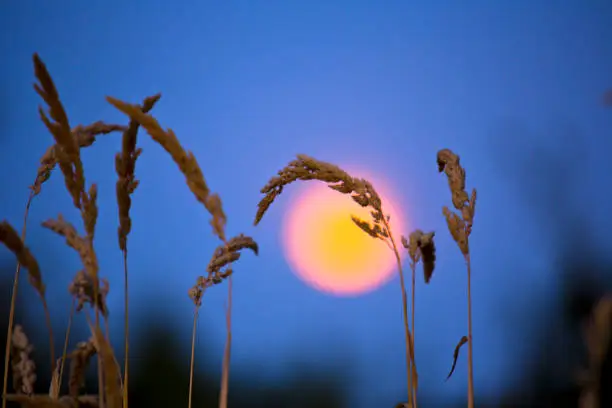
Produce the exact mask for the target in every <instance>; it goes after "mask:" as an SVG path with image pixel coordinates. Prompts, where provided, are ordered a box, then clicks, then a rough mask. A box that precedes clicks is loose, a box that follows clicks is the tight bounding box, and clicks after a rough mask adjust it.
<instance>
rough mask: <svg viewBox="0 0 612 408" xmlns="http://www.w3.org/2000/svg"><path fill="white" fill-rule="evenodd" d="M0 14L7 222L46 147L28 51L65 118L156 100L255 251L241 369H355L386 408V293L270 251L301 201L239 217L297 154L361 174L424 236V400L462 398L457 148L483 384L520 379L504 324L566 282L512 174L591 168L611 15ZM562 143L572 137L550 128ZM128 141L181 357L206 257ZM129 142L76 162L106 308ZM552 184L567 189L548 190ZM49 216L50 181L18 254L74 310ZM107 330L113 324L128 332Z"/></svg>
mask: <svg viewBox="0 0 612 408" xmlns="http://www.w3.org/2000/svg"><path fill="white" fill-rule="evenodd" d="M0 9H1V10H2V12H1V13H0V24H1V26H2V27H3V29H2V36H1V37H0V52H1V55H3V56H4V61H3V67H2V68H3V73H4V75H2V78H1V79H0V85H1V86H0V89H1V90H2V92H3V95H2V97H3V98H6V100H8V101H9V103H8V105H7V106H5V107H4V109H5V112H4V113H5V117H4V118H3V120H4V121H5V124H4V130H3V133H4V134H3V135H2V138H3V143H2V145H1V146H2V149H1V150H0V169H1V170H2V173H3V174H4V175H5V177H4V178H3V179H2V185H1V188H0V203H1V210H2V218H7V219H8V220H10V221H11V222H12V223H13V224H14V225H20V219H21V214H22V211H23V204H24V201H25V198H26V196H27V186H28V185H29V184H31V182H32V181H33V178H34V176H35V171H36V167H37V163H38V160H39V158H40V156H41V155H42V154H43V152H44V151H45V149H46V147H47V146H49V144H50V143H51V142H52V138H51V136H50V135H49V134H47V133H46V131H45V130H44V128H43V126H42V124H41V123H40V122H39V121H38V119H37V113H36V106H37V105H38V103H39V100H38V97H37V96H36V95H35V93H34V91H33V89H32V86H31V84H32V82H33V73H32V66H31V55H32V53H33V52H38V53H39V54H40V56H41V57H42V58H43V60H44V61H45V62H46V64H47V66H48V68H49V70H50V72H51V74H52V76H53V78H54V79H55V82H56V85H57V87H58V89H59V91H60V96H61V98H62V100H63V102H64V106H65V107H66V109H67V111H68V113H69V117H70V118H71V121H72V123H73V124H77V123H89V122H93V121H96V120H99V119H103V120H105V121H109V122H124V121H125V117H124V116H123V115H122V114H120V113H119V112H117V111H115V110H114V109H113V108H112V107H111V106H110V105H109V104H108V103H106V102H105V100H104V96H106V95H111V96H114V97H117V98H120V99H123V100H128V101H130V102H138V101H141V100H142V99H143V98H144V97H145V96H147V95H151V94H154V93H157V92H161V93H162V94H163V97H162V99H161V101H160V102H159V103H158V105H157V106H156V108H155V110H154V113H155V116H156V117H157V118H158V119H159V120H160V122H161V123H162V125H163V126H165V127H171V128H173V129H174V130H175V132H176V134H177V136H178V137H179V139H180V140H181V142H182V143H183V145H184V146H185V147H187V148H188V149H190V150H192V151H193V152H194V154H195V155H196V157H197V158H198V160H199V162H200V164H201V167H202V169H203V172H204V174H205V176H206V178H207V180H208V183H209V185H210V187H211V188H212V189H213V190H214V191H217V192H218V193H219V194H220V195H221V197H222V198H223V201H224V206H225V210H226V212H227V214H228V217H229V223H228V233H229V234H230V235H234V234H237V233H240V232H244V233H246V234H248V235H252V236H254V237H255V238H256V240H257V241H258V242H259V244H260V247H261V253H260V256H259V257H258V258H256V257H254V256H252V255H251V254H246V255H245V256H244V258H243V259H242V260H241V261H240V264H239V265H238V266H237V268H236V279H235V280H234V287H235V303H234V306H235V309H234V310H235V313H234V339H235V341H234V348H233V366H234V367H236V369H240V367H253V366H255V365H257V366H262V365H265V367H266V370H264V371H260V375H261V376H264V377H265V376H269V377H270V378H276V377H278V376H282V375H283V373H284V372H285V370H288V369H289V368H290V365H291V362H292V361H302V360H308V361H310V362H314V363H318V362H319V363H320V364H322V365H323V366H334V365H337V366H338V367H340V368H339V369H346V370H349V369H350V376H351V384H352V385H351V387H352V388H351V389H350V392H351V397H352V398H353V399H354V401H355V402H356V403H357V405H355V406H356V407H372V406H375V405H376V404H379V405H378V406H383V405H384V406H390V404H392V403H394V402H396V401H397V400H398V399H399V398H401V396H402V395H403V394H404V386H405V380H404V373H405V371H404V365H403V364H404V363H403V362H404V358H403V350H404V348H403V337H402V336H403V335H402V323H401V307H400V296H399V289H398V287H397V285H398V281H397V279H394V280H393V281H391V282H390V283H389V284H387V285H386V286H384V287H383V288H381V289H380V290H378V291H376V292H374V293H372V294H368V295H366V296H363V297H359V298H354V299H341V298H334V297H330V296H328V295H325V294H321V293H317V292H316V291H314V290H312V289H311V288H309V287H307V286H306V285H304V284H303V283H301V282H300V281H299V280H298V279H297V278H296V277H295V276H294V275H293V274H292V273H291V272H290V270H289V268H288V265H287V264H286V261H285V260H284V258H283V255H282V252H281V246H280V244H279V233H280V231H281V228H280V227H281V221H282V217H283V214H284V211H285V209H286V205H287V203H288V202H289V201H290V197H291V195H292V194H295V192H297V191H298V190H297V189H288V190H287V194H286V196H285V195H284V196H283V197H281V199H280V200H279V202H278V203H276V204H275V206H274V207H273V208H272V210H271V212H270V213H269V214H268V215H267V218H265V219H264V221H263V222H262V224H261V225H260V226H259V227H257V228H255V227H253V226H252V221H253V216H254V214H255V209H256V204H257V202H258V200H259V198H260V196H259V189H260V188H261V187H262V186H263V185H264V184H265V182H266V181H267V180H268V178H269V177H270V176H272V175H273V174H274V173H275V172H276V171H277V170H278V169H280V168H281V167H283V166H284V165H285V164H286V162H287V161H289V160H290V159H292V158H293V157H294V155H295V154H296V153H307V154H309V155H312V156H314V157H317V158H319V159H322V160H327V161H332V162H334V163H336V164H339V165H341V166H346V167H349V168H350V167H353V168H355V167H359V168H364V169H366V171H367V172H369V173H372V174H375V175H377V176H378V177H381V178H382V179H384V180H385V181H386V182H387V184H388V185H389V186H390V187H391V188H392V189H393V195H394V196H395V197H397V199H398V201H399V205H400V206H401V207H402V208H404V209H405V211H406V213H407V218H409V219H410V220H412V221H413V225H412V227H413V228H423V229H433V230H435V231H437V237H438V241H437V243H438V251H439V254H438V259H439V261H438V264H437V270H436V272H435V275H434V278H433V279H432V283H431V285H429V286H427V287H425V285H424V283H423V282H422V279H419V280H418V288H417V298H418V299H417V332H418V333H417V345H416V347H417V357H418V361H419V364H420V367H422V368H421V369H420V376H421V389H422V393H424V394H426V393H435V394H436V395H438V396H439V398H447V397H452V396H457V395H463V394H464V392H465V389H466V381H467V380H466V375H465V372H466V369H465V358H464V357H461V359H460V362H459V365H458V368H457V371H456V373H455V376H454V378H453V379H452V381H449V382H447V383H444V381H443V380H444V378H445V376H446V373H447V372H448V369H449V367H450V363H451V356H452V350H453V348H454V345H455V343H456V342H457V341H458V339H459V338H460V337H461V336H462V335H463V334H465V332H466V317H465V312H464V311H465V296H464V290H465V279H464V277H465V273H464V265H463V261H462V258H461V256H460V253H459V250H458V249H457V248H456V246H455V244H454V242H452V240H451V239H450V236H449V234H448V232H447V229H446V225H445V222H444V219H443V217H442V216H441V210H440V208H441V206H442V205H448V204H449V203H450V194H449V192H448V191H447V190H448V187H447V184H446V180H445V179H444V177H443V176H441V175H439V174H438V173H437V168H436V163H435V155H436V152H437V151H438V150H439V149H440V148H444V147H448V148H451V149H453V150H455V151H456V152H457V153H459V154H460V155H461V160H462V163H463V164H464V166H465V167H466V169H467V175H468V181H467V183H468V188H471V187H472V186H474V187H476V188H477V189H478V193H479V196H478V208H477V214H476V220H475V227H474V233H473V237H472V250H473V255H472V258H473V263H474V266H473V269H474V278H473V303H474V307H475V310H474V338H475V340H474V347H475V350H476V352H475V366H476V368H475V381H476V386H477V391H479V393H481V394H484V395H488V394H495V393H497V392H499V391H500V390H502V389H503V387H505V386H508V385H509V384H511V383H512V382H513V381H514V379H516V378H518V376H520V373H521V365H522V364H524V361H523V360H521V356H522V355H523V353H526V352H527V351H528V349H529V338H528V337H527V334H525V336H526V337H525V338H522V339H518V341H517V336H519V335H517V334H516V332H517V328H518V327H519V326H518V325H520V324H521V323H520V319H517V318H514V317H508V313H507V309H508V307H509V305H512V306H516V307H517V308H521V309H522V310H527V309H529V308H531V307H536V306H537V305H538V304H540V303H539V302H546V299H547V298H551V297H552V296H553V295H554V294H555V290H554V289H555V285H556V284H555V282H556V281H557V280H556V278H555V275H554V272H552V271H551V272H542V271H545V270H546V269H543V268H542V266H543V265H548V264H550V262H551V259H550V257H548V253H549V252H548V251H549V250H550V245H549V243H550V242H551V241H553V240H554V237H552V238H549V237H542V236H541V234H539V233H538V231H537V230H536V229H535V227H534V226H533V225H537V224H538V220H533V219H530V218H529V217H532V216H533V214H532V213H531V212H530V211H529V208H528V206H529V205H530V201H529V198H528V197H527V198H526V197H521V196H519V194H518V191H519V190H520V188H519V186H518V185H517V183H520V180H519V182H517V180H518V179H517V177H516V175H517V174H518V173H519V172H518V170H519V169H518V166H521V165H522V164H521V163H522V162H521V163H519V160H513V159H514V158H515V157H519V156H521V152H522V151H525V149H529V147H530V146H536V145H537V146H540V147H542V148H543V149H545V150H547V151H559V152H563V153H567V152H575V153H576V154H578V153H581V152H590V154H592V155H593V154H595V155H596V154H598V153H601V150H600V149H601V146H602V142H601V139H602V138H603V137H608V136H609V132H610V129H611V128H612V123H611V116H610V112H609V111H606V110H605V109H604V108H603V107H602V106H601V103H600V100H601V95H602V93H603V91H604V90H606V89H608V88H610V87H611V86H612V41H610V39H611V38H612V24H611V22H612V7H611V6H610V3H609V2H606V1H590V2H580V1H569V0H568V1H558V2H552V1H529V2H528V1H518V0H517V1H497V2H487V1H465V2H461V5H460V6H459V3H457V2H450V1H446V2H445V1H427V2H425V1H386V2H375V1H361V0H351V1H297V0H296V1H291V2H289V1H263V0H262V1H227V2H221V1H216V2H213V1H199V2H194V1H182V2H144V1H130V2H126V1H123V2H118V1H114V0H107V1H104V2H102V1H87V2H76V1H64V2H61V4H59V3H56V2H53V4H51V3H50V2H44V1H24V2H19V3H18V2H11V3H10V4H9V3H4V4H3V5H2V6H1V8H0ZM568 128H571V129H574V130H575V132H574V133H575V134H578V135H579V136H578V138H575V137H574V138H572V137H569V136H568V137H563V134H564V132H565V133H567V132H566V129H568ZM570 133H572V132H570ZM574 133H572V134H571V135H570V136H572V135H573V134H574ZM140 145H141V146H142V147H143V149H144V153H143V155H142V156H141V158H140V159H139V161H138V164H137V176H138V178H139V179H140V180H141V185H140V187H139V188H138V190H137V191H136V194H135V196H134V200H133V207H132V219H133V232H132V234H131V236H130V241H129V246H130V268H131V271H132V282H133V284H132V289H133V290H132V296H133V297H132V299H133V300H134V303H133V305H134V306H133V307H132V311H133V313H134V315H140V316H147V313H148V312H149V311H150V310H151V309H152V308H154V307H160V306H161V307H163V308H164V310H165V312H166V313H167V314H169V315H170V316H171V317H172V318H173V321H174V324H175V325H176V333H177V334H176V335H177V336H180V337H181V338H184V343H185V345H186V346H187V345H188V344H189V331H190V327H191V326H190V325H191V316H192V315H191V313H192V305H191V304H190V301H189V299H188V298H187V296H186V292H187V289H188V288H189V287H190V286H191V285H192V284H193V282H194V280H195V278H196V276H197V275H198V274H202V273H203V272H204V269H205V265H206V264H207V262H208V260H209V258H210V255H211V253H212V251H213V250H214V248H215V246H216V245H217V242H216V241H215V239H214V237H213V236H212V234H211V231H210V228H209V226H208V218H209V216H208V214H207V213H206V212H205V211H204V210H203V208H202V207H201V206H200V205H198V203H197V202H196V201H195V200H194V199H193V197H192V195H191V193H190V191H189V190H188V188H187V187H186V185H185V183H184V181H183V178H182V176H181V175H180V173H179V172H178V170H177V168H176V166H175V165H174V163H173V162H172V161H171V160H170V158H169V157H168V156H167V155H166V154H165V152H163V151H162V149H161V148H160V147H159V146H156V145H155V144H154V143H153V142H152V141H151V139H150V138H149V137H148V136H146V135H145V134H144V133H143V132H141V137H140ZM607 145H608V146H609V142H607ZM119 149H120V137H119V136H118V135H114V136H108V137H104V138H100V139H99V141H98V142H97V143H96V145H95V146H94V148H93V149H88V150H87V151H85V152H84V153H83V159H84V162H85V165H86V176H87V179H88V181H89V182H96V183H98V186H99V194H100V199H99V200H100V201H99V206H100V210H99V212H100V220H99V222H98V233H97V247H96V249H97V251H98V254H99V258H100V263H101V268H102V270H103V271H104V273H105V274H106V276H107V277H108V278H109V279H110V280H111V288H112V289H111V295H110V298H109V301H110V302H111V308H112V309H111V310H113V309H114V310H116V311H117V312H116V315H117V316H119V315H120V313H121V312H120V311H121V307H122V306H121V303H122V295H121V291H120V286H119V285H120V283H119V282H121V274H122V266H121V259H122V257H121V254H120V252H119V250H118V248H117V243H116V228H117V210H116V203H115V195H114V192H115V187H114V184H115V181H116V174H115V172H114V154H115V152H117V151H118V150H119ZM523 156H524V154H523ZM523 156H521V157H523ZM529 160H534V161H535V160H537V157H533V158H529ZM523 164H524V163H523ZM598 166H599V167H598ZM583 170H584V172H585V177H584V180H586V181H587V182H585V183H582V186H581V188H582V189H584V190H585V191H588V193H589V194H591V197H592V199H593V203H597V202H601V200H605V199H606V197H608V196H607V195H605V193H603V192H602V189H601V186H603V185H605V183H607V181H606V178H605V175H601V174H600V173H598V172H599V171H600V170H601V163H600V162H597V161H591V162H589V163H588V164H585V166H584V167H583ZM7 175H8V176H7ZM525 177H528V175H525ZM551 182H553V183H554V182H559V183H560V182H561V181H559V180H558V179H555V178H554V175H551ZM608 184H609V183H608ZM19 197H22V198H19ZM560 199H562V200H569V201H571V200H574V198H573V197H563V198H560ZM584 205H586V206H588V204H584ZM598 207H600V206H596V205H595V204H592V205H591V206H589V207H588V211H589V212H590V214H591V215H592V216H597V215H599V216H604V215H605V212H604V209H601V208H598ZM60 212H61V213H63V214H64V215H66V216H67V217H68V218H69V219H72V220H75V221H76V218H75V214H74V211H73V209H72V208H71V204H70V199H69V197H68V195H67V194H66V193H65V188H64V186H63V184H62V179H61V177H57V176H54V177H53V178H52V180H51V181H50V182H48V183H47V184H46V185H45V188H44V189H43V193H42V195H41V196H40V197H39V198H38V199H37V201H36V202H35V204H34V207H33V210H32V214H31V222H30V225H31V229H30V231H31V233H30V237H31V239H30V240H29V244H30V245H31V247H32V249H33V250H34V251H35V253H36V254H39V258H40V261H41V264H42V267H43V272H44V273H45V276H46V277H47V282H48V286H49V292H50V293H49V296H50V299H51V302H52V303H53V309H55V310H56V311H58V310H63V309H64V305H65V308H66V309H67V308H68V298H67V294H66V293H65V292H66V291H65V288H66V286H67V283H68V281H69V278H70V277H71V276H72V274H73V273H74V271H75V270H76V269H77V268H78V259H77V258H76V256H74V255H73V254H71V253H70V251H69V250H67V249H65V248H64V246H63V243H62V240H61V239H58V238H57V237H55V236H53V235H52V234H51V233H49V232H47V231H42V229H41V228H38V227H37V224H39V223H40V222H42V221H43V220H45V219H46V218H48V217H54V216H56V215H57V214H58V213H60ZM534 222H535V224H534ZM406 232H409V231H406ZM603 233H604V231H603V230H602V231H601V232H600V234H603ZM602 236H603V235H602ZM526 245H528V246H529V247H530V248H536V249H537V250H536V251H531V250H530V251H526V250H525V246H526ZM0 254H3V252H0ZM534 270H537V271H538V273H536V274H534V273H533V271H534ZM113 283H114V284H113ZM24 292H26V291H25V290H24ZM225 293H226V291H225V289H224V288H215V289H214V290H211V291H209V292H208V293H207V294H206V299H205V301H204V307H203V310H202V315H201V320H200V323H201V327H206V332H207V333H208V334H207V337H208V338H207V339H205V340H206V344H207V348H209V349H210V350H211V352H212V353H213V354H214V355H216V356H218V360H217V361H213V363H212V364H218V362H219V361H220V358H221V353H222V347H223V340H224V316H223V310H224V302H225ZM58 313H59V312H58ZM113 328H114V329H115V330H116V331H118V332H120V330H121V322H120V319H119V318H116V319H115V321H114V325H113ZM200 344H202V345H203V344H204V339H202V342H201V343H200ZM217 367H220V365H217Z"/></svg>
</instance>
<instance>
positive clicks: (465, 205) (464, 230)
mask: <svg viewBox="0 0 612 408" xmlns="http://www.w3.org/2000/svg"><path fill="white" fill-rule="evenodd" d="M438 171H440V172H444V173H445V174H446V176H447V178H448V185H449V187H450V191H451V194H452V200H453V206H454V207H455V208H456V209H457V210H459V211H460V213H461V216H459V215H457V214H456V213H454V212H452V211H450V210H449V209H448V207H446V206H445V207H443V208H442V213H443V214H444V217H445V218H446V223H447V225H448V230H449V231H450V233H451V235H452V237H453V240H454V241H455V242H456V243H457V245H458V246H459V249H460V250H461V252H462V253H463V255H468V254H469V253H470V247H469V243H468V237H469V236H470V234H471V232H472V224H473V222H474V214H475V211H476V189H472V194H471V195H470V196H468V194H467V192H466V191H465V170H464V169H463V167H461V164H460V162H459V156H457V155H456V154H455V153H453V152H452V151H451V150H449V149H442V150H440V151H439V152H438Z"/></svg>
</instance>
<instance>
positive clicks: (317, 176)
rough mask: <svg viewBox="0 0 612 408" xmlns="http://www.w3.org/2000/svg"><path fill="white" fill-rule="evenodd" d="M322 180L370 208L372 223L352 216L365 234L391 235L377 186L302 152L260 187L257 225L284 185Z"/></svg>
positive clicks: (380, 236) (383, 236)
mask: <svg viewBox="0 0 612 408" xmlns="http://www.w3.org/2000/svg"><path fill="white" fill-rule="evenodd" d="M297 180H302V181H308V180H319V181H322V182H324V183H326V184H327V186H328V187H329V188H331V189H332V190H335V191H338V192H339V193H341V194H346V195H349V196H350V197H351V198H352V199H353V201H355V202H356V203H357V204H359V205H360V206H362V207H369V208H371V210H372V211H371V215H372V223H370V222H368V221H365V220H362V219H360V218H358V217H355V216H351V219H352V220H353V222H354V223H355V225H357V227H359V228H360V229H361V230H362V231H364V232H365V233H366V234H368V235H370V236H371V237H373V238H380V239H385V238H387V237H389V232H388V231H387V222H388V217H386V216H385V215H384V213H383V210H382V200H381V199H380V196H379V195H378V193H377V192H376V189H375V188H374V186H373V185H372V184H371V183H370V182H369V181H367V180H365V179H360V178H356V177H352V176H351V175H349V174H348V173H347V172H345V171H344V170H342V169H341V168H340V167H338V166H336V165H334V164H331V163H327V162H324V161H320V160H317V159H314V158H312V157H309V156H306V155H304V154H300V155H298V156H297V159H296V160H293V161H291V162H289V164H288V165H287V166H285V167H284V168H283V169H281V170H279V171H278V173H277V175H276V176H274V177H272V178H271V179H270V180H269V181H268V183H267V184H266V185H265V186H264V187H263V188H262V189H261V193H262V194H264V197H263V198H262V199H261V200H260V202H259V203H258V204H257V213H256V215H255V225H257V224H259V222H260V221H261V220H262V218H263V216H264V215H265V213H266V212H267V211H268V208H270V206H271V205H272V203H273V202H274V200H275V199H276V197H278V196H279V195H280V194H281V193H282V192H283V189H284V187H285V186H287V185H289V184H291V183H293V182H295V181H297Z"/></svg>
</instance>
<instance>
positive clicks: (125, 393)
mask: <svg viewBox="0 0 612 408" xmlns="http://www.w3.org/2000/svg"><path fill="white" fill-rule="evenodd" d="M123 272H124V273H123V280H124V285H123V287H124V289H123V297H124V303H125V322H124V342H125V356H124V357H123V358H124V368H123V408H128V367H129V364H128V361H129V320H128V265H127V249H126V250H124V251H123Z"/></svg>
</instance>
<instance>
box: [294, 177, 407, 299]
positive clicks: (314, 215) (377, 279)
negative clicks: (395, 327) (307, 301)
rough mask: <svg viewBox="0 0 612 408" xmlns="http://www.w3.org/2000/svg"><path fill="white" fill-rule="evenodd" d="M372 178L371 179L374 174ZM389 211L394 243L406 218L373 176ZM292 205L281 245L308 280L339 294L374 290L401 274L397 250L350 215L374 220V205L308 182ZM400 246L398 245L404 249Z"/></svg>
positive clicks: (318, 183) (320, 287)
mask: <svg viewBox="0 0 612 408" xmlns="http://www.w3.org/2000/svg"><path fill="white" fill-rule="evenodd" d="M370 180H371V179H370ZM371 181H372V182H373V183H374V186H375V187H376V189H377V192H378V194H379V195H380V196H381V198H382V201H383V211H384V212H385V213H386V214H389V215H391V229H392V231H393V237H394V238H395V240H396V244H397V245H399V246H401V243H400V242H399V240H398V237H399V236H400V235H401V234H402V233H404V234H405V232H404V231H403V226H402V219H401V217H400V214H398V212H397V211H396V210H395V207H394V205H393V202H392V201H390V199H389V195H388V194H386V192H385V191H381V190H380V186H379V185H377V184H376V182H375V181H374V180H371ZM303 186H304V188H303V189H302V191H300V192H299V193H298V195H297V196H296V198H295V199H294V200H293V202H292V203H291V205H290V206H289V210H288V212H287V214H286V216H285V220H284V227H283V229H282V245H283V247H284V251H285V255H286V257H287V261H288V263H289V265H290V267H291V269H292V270H293V271H294V272H295V273H296V274H297V276H298V277H299V278H300V279H302V280H303V281H304V282H306V283H307V284H308V285H310V286H312V287H314V288H316V289H318V290H320V291H322V292H327V293H332V294H334V295H338V296H356V295H360V294H364V293H366V292H370V291H373V290H375V289H377V288H378V287H380V286H382V285H383V284H384V283H386V282H387V281H388V280H389V279H390V278H391V277H392V276H393V274H394V273H397V264H396V260H395V255H394V254H393V252H392V251H391V250H390V249H389V247H388V245H387V244H386V243H385V242H384V241H382V240H380V239H375V238H372V237H371V236H369V235H368V234H366V233H365V232H363V231H362V230H361V229H360V228H358V227H357V226H356V225H355V224H354V223H353V221H352V220H351V217H350V216H351V215H356V216H357V217H359V218H361V219H363V220H367V221H371V219H372V217H371V215H370V210H368V209H366V208H362V207H361V206H360V205H358V204H357V203H356V202H354V201H353V200H352V199H351V198H350V197H349V196H347V195H343V194H341V193H339V192H337V191H334V190H332V189H330V188H329V187H327V185H326V184H325V183H322V182H318V181H310V182H308V183H305V184H304V185H303ZM401 252H402V249H401V248H400V253H401Z"/></svg>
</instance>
